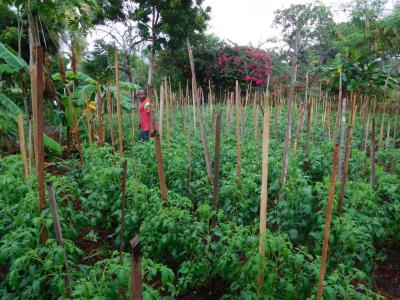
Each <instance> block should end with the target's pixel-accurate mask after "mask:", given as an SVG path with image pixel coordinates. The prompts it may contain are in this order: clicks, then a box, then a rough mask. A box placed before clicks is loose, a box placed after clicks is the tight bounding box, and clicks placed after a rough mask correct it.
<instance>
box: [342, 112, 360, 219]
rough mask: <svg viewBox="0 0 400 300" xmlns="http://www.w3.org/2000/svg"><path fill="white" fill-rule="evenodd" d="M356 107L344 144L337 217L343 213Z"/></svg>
mask: <svg viewBox="0 0 400 300" xmlns="http://www.w3.org/2000/svg"><path fill="white" fill-rule="evenodd" d="M356 111H357V107H356V106H355V105H354V106H353V107H352V111H351V121H350V125H349V129H348V133H347V142H346V154H345V159H344V166H343V176H342V184H341V186H340V193H339V204H338V212H339V215H340V214H342V211H343V198H344V191H345V187H346V182H347V174H348V170H349V161H350V151H351V139H352V137H353V128H354V121H355V115H356Z"/></svg>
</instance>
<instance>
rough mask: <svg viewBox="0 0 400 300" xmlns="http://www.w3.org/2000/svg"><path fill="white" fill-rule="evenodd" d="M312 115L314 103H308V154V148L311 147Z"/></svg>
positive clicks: (306, 151) (306, 150)
mask: <svg viewBox="0 0 400 300" xmlns="http://www.w3.org/2000/svg"><path fill="white" fill-rule="evenodd" d="M311 117H312V103H311V102H310V103H308V104H307V140H306V149H305V151H304V152H305V154H306V155H308V149H309V147H310V127H311Z"/></svg>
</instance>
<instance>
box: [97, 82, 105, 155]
mask: <svg viewBox="0 0 400 300" xmlns="http://www.w3.org/2000/svg"><path fill="white" fill-rule="evenodd" d="M96 87H97V116H98V119H99V146H100V147H103V146H104V122H103V99H101V92H100V81H99V80H97V84H96Z"/></svg>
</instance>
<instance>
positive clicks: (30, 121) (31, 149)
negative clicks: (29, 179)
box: [28, 120, 34, 174]
mask: <svg viewBox="0 0 400 300" xmlns="http://www.w3.org/2000/svg"><path fill="white" fill-rule="evenodd" d="M28 135H29V136H28V148H29V149H28V151H29V152H28V160H29V161H28V171H29V174H31V173H32V169H33V167H32V162H33V157H34V153H33V142H32V120H29V128H28Z"/></svg>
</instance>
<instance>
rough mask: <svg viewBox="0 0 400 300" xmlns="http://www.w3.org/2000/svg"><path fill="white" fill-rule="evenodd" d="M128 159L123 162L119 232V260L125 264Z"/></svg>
mask: <svg viewBox="0 0 400 300" xmlns="http://www.w3.org/2000/svg"><path fill="white" fill-rule="evenodd" d="M127 164H128V163H127V161H126V160H124V161H123V163H122V199H121V230H120V232H119V261H120V264H121V265H122V264H123V257H122V251H123V250H124V229H125V206H126V171H127V170H126V169H127Z"/></svg>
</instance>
